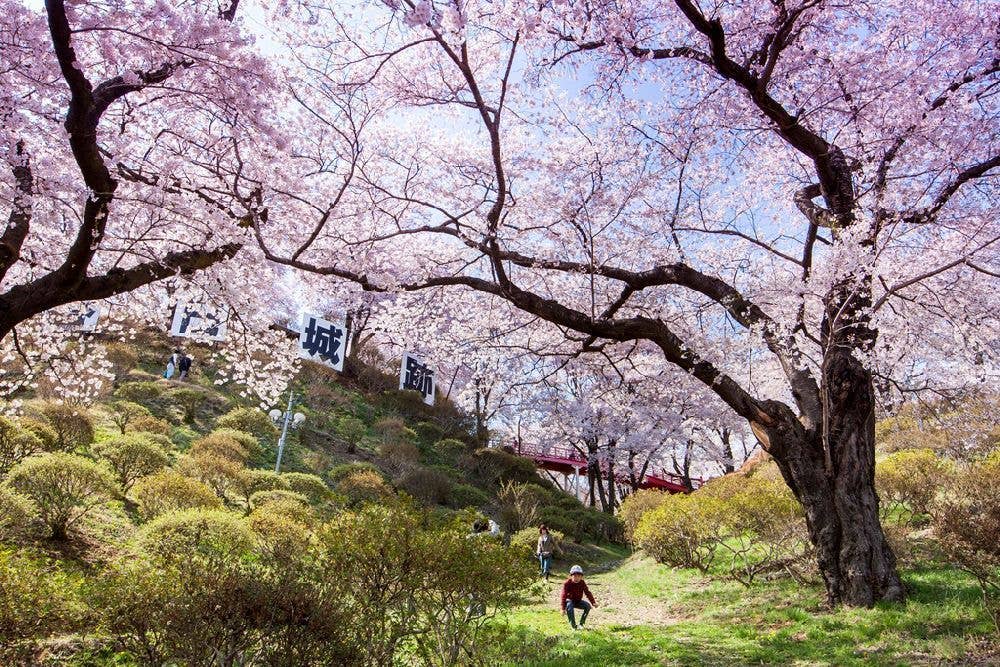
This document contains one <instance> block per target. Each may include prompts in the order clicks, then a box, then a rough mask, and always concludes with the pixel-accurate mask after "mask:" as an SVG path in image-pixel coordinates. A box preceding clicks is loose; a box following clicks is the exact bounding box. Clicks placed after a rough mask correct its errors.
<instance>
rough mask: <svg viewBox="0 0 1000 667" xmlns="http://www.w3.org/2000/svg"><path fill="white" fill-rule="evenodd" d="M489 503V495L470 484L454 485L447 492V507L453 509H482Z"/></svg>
mask: <svg viewBox="0 0 1000 667" xmlns="http://www.w3.org/2000/svg"><path fill="white" fill-rule="evenodd" d="M489 502H490V495H489V494H488V493H486V492H485V491H483V490H482V489H479V488H476V487H475V486H472V485H471V484H456V485H454V486H453V487H451V491H449V492H448V506H449V507H454V508H455V509H462V508H465V507H474V508H476V509H482V508H483V507H485V506H486V505H488V504H489Z"/></svg>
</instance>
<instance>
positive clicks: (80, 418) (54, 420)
mask: <svg viewBox="0 0 1000 667" xmlns="http://www.w3.org/2000/svg"><path fill="white" fill-rule="evenodd" d="M41 413H42V415H43V416H44V417H45V419H46V421H48V423H49V426H51V427H52V430H53V431H55V434H56V441H55V446H54V448H55V449H56V450H59V451H64V452H69V451H73V450H75V449H78V448H80V447H86V446H87V445H89V444H90V443H92V442H93V441H94V418H93V417H91V416H90V413H89V412H87V411H86V410H85V409H84V408H81V407H78V406H73V405H67V404H64V403H46V404H44V405H43V406H42V408H41Z"/></svg>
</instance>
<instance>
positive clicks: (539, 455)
mask: <svg viewBox="0 0 1000 667" xmlns="http://www.w3.org/2000/svg"><path fill="white" fill-rule="evenodd" d="M513 451H514V453H515V454H517V455H518V456H523V457H525V458H528V459H531V460H532V461H534V462H535V465H536V466H538V467H539V468H544V469H545V470H549V471H552V472H558V473H562V474H564V475H575V474H581V475H582V474H586V471H587V457H586V456H584V455H583V454H581V453H580V452H578V451H577V450H575V449H573V448H572V447H558V446H557V447H547V448H545V449H542V448H541V447H538V446H536V445H527V444H523V443H518V444H517V445H515V446H514V447H513ZM601 474H602V475H604V476H605V477H607V467H606V464H605V465H602V471H601ZM615 481H616V482H618V483H619V484H624V485H629V484H631V480H630V479H629V476H628V474H627V473H622V472H615ZM703 482H704V480H702V479H701V478H700V477H699V478H695V477H692V478H691V486H693V487H694V488H696V489H697V488H698V487H699V486H701V485H702V483H703ZM639 487H640V488H643V489H660V490H662V491H666V492H668V493H687V492H688V488H687V487H686V486H685V485H684V478H683V477H681V476H680V475H677V474H674V473H672V472H667V471H665V470H661V469H648V470H647V471H646V475H645V476H644V477H643V478H642V482H640V484H639Z"/></svg>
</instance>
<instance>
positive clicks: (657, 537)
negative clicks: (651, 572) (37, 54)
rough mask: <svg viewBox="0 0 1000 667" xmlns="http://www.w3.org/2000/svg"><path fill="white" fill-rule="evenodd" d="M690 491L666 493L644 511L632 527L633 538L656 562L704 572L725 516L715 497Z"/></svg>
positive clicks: (718, 540)
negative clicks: (698, 495) (652, 507)
mask: <svg viewBox="0 0 1000 667" xmlns="http://www.w3.org/2000/svg"><path fill="white" fill-rule="evenodd" d="M694 495H695V494H691V495H684V494H676V495H671V496H668V497H667V498H665V499H664V500H663V502H662V503H661V504H660V506H659V507H657V508H656V509H653V510H650V511H649V512H646V514H645V515H644V516H643V517H642V519H640V521H639V525H638V526H637V527H636V530H635V541H636V543H637V544H638V545H639V547H640V548H641V549H642V550H643V551H645V552H646V553H648V554H649V555H650V556H652V557H653V558H654V559H656V561H657V562H658V563H663V564H665V565H670V566H672V567H693V568H697V569H698V570H701V571H702V572H708V569H709V567H710V566H711V565H712V562H713V561H714V559H715V556H716V547H717V546H718V544H719V542H721V541H722V540H723V539H724V538H725V532H724V526H725V522H726V520H727V519H728V518H729V517H728V515H727V512H726V510H725V507H724V504H723V503H722V501H720V500H719V499H718V498H711V497H706V498H705V499H704V500H703V499H702V498H697V499H696V498H695V497H694Z"/></svg>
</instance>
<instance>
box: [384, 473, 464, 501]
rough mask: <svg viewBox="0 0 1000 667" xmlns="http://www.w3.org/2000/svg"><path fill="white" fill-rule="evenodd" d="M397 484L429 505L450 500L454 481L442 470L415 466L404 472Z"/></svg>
mask: <svg viewBox="0 0 1000 667" xmlns="http://www.w3.org/2000/svg"><path fill="white" fill-rule="evenodd" d="M396 486H397V487H399V488H400V489H401V490H403V491H405V492H407V493H408V494H410V495H411V496H413V497H414V498H416V499H417V500H420V501H421V502H424V503H426V504H428V505H442V504H444V503H445V502H446V501H447V500H448V494H449V493H451V489H452V486H453V482H452V481H451V479H449V478H448V476H447V475H445V474H444V473H443V472H441V471H440V470H434V469H433V468H424V467H422V466H414V467H412V468H409V469H408V470H406V472H404V473H403V475H402V476H401V477H400V478H399V479H398V480H397V481H396Z"/></svg>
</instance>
